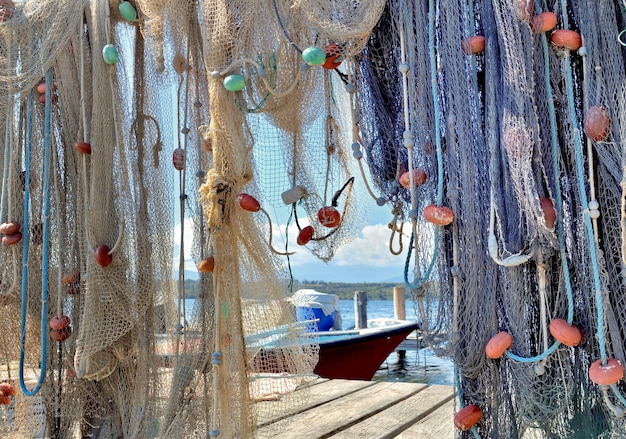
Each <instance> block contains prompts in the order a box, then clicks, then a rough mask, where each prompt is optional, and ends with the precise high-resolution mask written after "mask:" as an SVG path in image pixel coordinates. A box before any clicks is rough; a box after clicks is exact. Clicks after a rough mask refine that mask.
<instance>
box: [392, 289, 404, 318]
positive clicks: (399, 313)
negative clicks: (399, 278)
mask: <svg viewBox="0 0 626 439" xmlns="http://www.w3.org/2000/svg"><path fill="white" fill-rule="evenodd" d="M393 318H394V319H396V320H406V307H405V300H404V285H398V286H397V287H393Z"/></svg>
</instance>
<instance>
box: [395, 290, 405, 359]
mask: <svg viewBox="0 0 626 439" xmlns="http://www.w3.org/2000/svg"><path fill="white" fill-rule="evenodd" d="M404 305H405V300H404V285H398V286H396V287H393V318H394V319H396V320H406V308H405V306H404ZM397 354H398V364H397V365H396V370H406V351H404V350H399V351H397Z"/></svg>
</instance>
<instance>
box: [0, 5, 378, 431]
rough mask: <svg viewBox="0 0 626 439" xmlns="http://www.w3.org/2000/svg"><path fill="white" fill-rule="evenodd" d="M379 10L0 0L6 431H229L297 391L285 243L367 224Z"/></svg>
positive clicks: (315, 244) (325, 245)
mask: <svg viewBox="0 0 626 439" xmlns="http://www.w3.org/2000/svg"><path fill="white" fill-rule="evenodd" d="M383 7H384V2H382V1H374V2H367V3H363V4H361V3H360V2H345V3H342V2H326V1H320V2H315V3H310V2H290V1H278V0H275V1H270V0H268V1H264V2H250V1H206V2H198V3H196V2H182V1H181V2H166V1H152V0H137V1H131V2H128V1H123V2H118V1H115V2H109V1H103V0H97V1H80V0H74V1H54V2H51V1H36V2H35V1H14V2H11V1H8V0H6V1H2V2H0V83H1V87H0V102H1V103H0V108H1V109H2V111H1V112H0V114H1V115H2V124H1V125H2V128H0V136H1V138H2V139H3V150H2V151H3V153H2V154H1V155H0V163H1V164H2V170H3V172H2V199H1V203H0V217H1V220H0V222H1V223H2V226H1V231H2V234H3V245H2V246H1V248H0V258H1V260H2V264H0V266H1V268H0V276H1V277H0V309H1V310H2V312H1V315H2V316H3V321H4V322H5V323H3V324H2V330H1V331H0V334H1V335H0V337H1V338H0V344H1V346H2V347H1V348H0V358H1V359H0V371H1V372H0V381H1V382H2V387H1V390H0V391H1V392H2V393H1V399H0V420H1V422H0V435H1V436H2V437H7V438H23V437H33V436H35V435H38V434H40V435H42V436H43V437H54V438H65V437H67V438H70V437H72V438H73V437H100V438H112V437H120V438H121V437H124V438H156V437H163V438H164V437H185V438H190V437H217V436H220V437H226V438H234V437H241V438H247V437H252V436H253V431H254V429H255V428H256V425H257V424H258V423H259V422H263V420H266V419H271V418H273V417H276V416H280V413H284V412H285V411H286V410H289V409H290V407H293V406H297V405H298V404H300V403H302V402H303V400H302V398H301V399H300V400H298V399H295V398H290V399H284V398H283V396H284V395H285V394H287V393H289V392H291V391H293V390H294V389H295V388H297V387H298V386H301V385H304V384H306V383H307V381H309V380H311V379H313V378H314V377H315V375H314V374H313V368H314V367H315V365H316V363H317V358H318V347H317V346H316V344H315V342H308V343H299V342H298V334H299V333H300V332H302V331H303V330H306V326H303V325H298V324H297V322H296V318H295V312H294V311H295V310H294V307H293V305H292V304H291V303H290V302H289V301H288V300H286V299H287V298H288V295H289V294H290V284H291V283H292V281H293V280H292V279H291V276H290V273H289V271H288V257H289V255H291V254H292V253H293V252H294V251H311V252H312V253H313V254H315V255H316V256H318V257H319V258H320V259H322V260H326V261H328V260H330V259H331V258H332V257H333V255H334V253H335V252H336V250H337V249H338V248H339V247H340V246H341V245H342V244H344V243H346V242H348V241H350V240H351V239H353V238H354V237H355V236H356V235H357V233H358V232H359V230H360V229H361V228H362V227H363V226H364V224H365V223H366V221H367V214H368V208H367V204H366V203H365V197H366V196H367V193H366V189H364V187H363V185H362V183H361V182H356V180H355V176H357V174H358V173H359V172H360V171H359V169H358V168H359V165H358V164H357V162H356V161H354V159H353V158H352V151H351V150H350V148H349V145H351V144H352V143H354V142H357V138H358V136H359V132H358V129H355V122H354V121H355V109H356V108H357V106H356V103H355V102H356V99H355V91H356V90H355V86H354V84H355V82H356V79H355V78H356V76H357V75H358V74H359V73H358V67H357V65H356V57H358V56H359V55H360V53H361V52H362V51H363V49H364V47H365V45H366V44H367V40H368V37H369V35H370V33H371V31H372V28H373V27H374V26H375V25H376V23H377V21H378V19H379V17H380V15H381V13H382V9H383ZM324 49H326V50H324ZM327 57H328V58H329V59H331V60H330V61H329V64H328V65H327V67H328V68H324V67H322V66H321V64H323V63H325V62H326V58H327ZM305 61H306V62H305ZM339 66H341V68H338V67H339ZM283 213H284V214H283ZM285 224H286V225H287V229H288V230H290V232H289V233H291V236H290V235H289V234H287V232H285V230H284V229H282V227H279V226H282V225H285ZM294 230H295V234H296V235H298V236H299V238H298V239H297V240H296V237H295V235H294V233H293V232H294ZM190 231H191V232H190ZM302 231H304V234H303V232H302ZM301 234H303V235H302V236H300V235H301ZM304 237H306V239H304ZM289 238H291V239H289ZM296 241H298V243H296ZM298 244H301V245H298ZM305 246H306V247H305ZM175 254H176V255H180V257H178V256H176V257H177V260H174V257H175ZM188 254H189V255H191V258H192V259H193V266H192V267H190V266H189V265H186V263H185V255H188ZM190 276H193V279H190ZM302 395H306V392H303V393H302Z"/></svg>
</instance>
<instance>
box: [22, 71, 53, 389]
mask: <svg viewBox="0 0 626 439" xmlns="http://www.w3.org/2000/svg"><path fill="white" fill-rule="evenodd" d="M46 84H48V86H47V87H46V93H45V96H46V103H45V128H44V130H45V133H44V175H43V193H44V197H43V256H42V262H41V264H42V269H41V340H40V341H41V364H40V368H41V369H40V371H39V377H38V379H37V384H35V387H33V389H31V390H29V389H28V388H26V383H25V382H24V357H25V349H26V318H27V305H28V248H29V222H28V214H29V212H28V210H29V201H30V159H31V157H30V154H31V151H32V122H33V121H32V112H33V103H32V102H33V95H32V93H31V95H30V96H29V99H28V126H27V129H26V151H25V163H24V174H25V175H24V181H25V183H24V220H23V222H24V226H23V228H24V232H23V236H22V240H23V252H22V306H21V321H20V365H19V376H20V387H21V389H22V392H24V394H25V395H26V396H34V395H36V394H37V393H38V392H39V390H40V389H41V386H42V384H43V381H44V379H45V376H46V366H47V364H46V363H47V356H48V337H47V335H48V334H47V332H48V331H47V321H46V318H47V315H48V257H49V239H48V237H49V233H50V125H51V121H50V118H51V114H50V112H51V108H50V107H51V102H52V96H51V89H52V87H51V86H50V84H51V74H50V70H48V71H47V72H46Z"/></svg>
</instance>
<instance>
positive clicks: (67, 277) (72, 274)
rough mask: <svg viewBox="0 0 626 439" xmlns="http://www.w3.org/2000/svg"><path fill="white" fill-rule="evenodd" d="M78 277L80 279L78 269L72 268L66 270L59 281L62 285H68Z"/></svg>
mask: <svg viewBox="0 0 626 439" xmlns="http://www.w3.org/2000/svg"><path fill="white" fill-rule="evenodd" d="M79 279H80V271H78V270H72V271H68V272H67V273H65V274H64V275H63V277H62V278H61V283H62V284H64V285H70V284H73V283H74V282H77V281H78V280H79Z"/></svg>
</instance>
